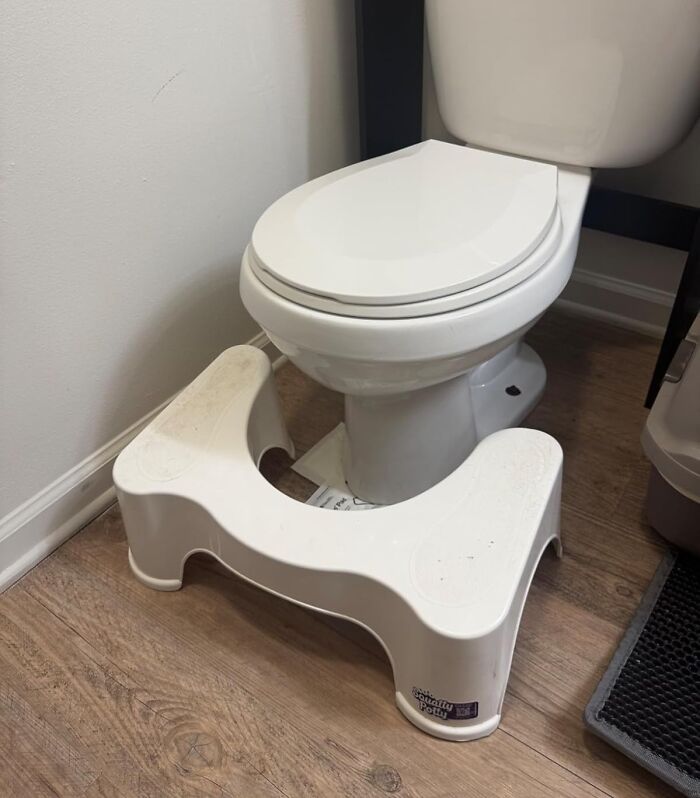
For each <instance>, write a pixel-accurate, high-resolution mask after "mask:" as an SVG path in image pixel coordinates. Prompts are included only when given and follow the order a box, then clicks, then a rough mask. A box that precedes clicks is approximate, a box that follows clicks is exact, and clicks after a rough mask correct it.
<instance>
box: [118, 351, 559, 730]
mask: <svg viewBox="0 0 700 798" xmlns="http://www.w3.org/2000/svg"><path fill="white" fill-rule="evenodd" d="M272 447H282V448H284V449H286V450H287V451H288V452H290V454H292V453H293V448H292V444H291V441H290V439H289V436H288V434H287V431H286V428H285V425H284V421H283V418H282V414H281V411H280V406H279V401H278V397H277V394H276V391H275V386H274V381H273V375H272V368H271V365H270V362H269V360H268V359H267V357H266V356H265V355H264V354H263V353H262V352H260V351H259V350H257V349H254V348H252V347H247V346H241V347H233V348H232V349H229V350H227V351H226V352H224V353H222V354H221V355H220V356H219V357H218V358H217V359H216V360H215V361H214V362H213V363H212V364H211V365H210V366H209V367H208V368H207V369H206V370H205V371H204V372H203V373H202V374H201V375H200V376H199V377H198V378H197V379H196V380H195V381H194V382H193V383H192V384H191V385H189V386H188V387H187V388H185V390H184V391H183V392H182V393H181V394H179V396H178V397H177V398H176V399H175V400H173V402H172V403H171V404H170V405H169V406H168V407H167V408H166V409H165V410H164V411H163V412H162V413H161V414H160V415H159V416H158V417H157V418H156V419H155V420H154V421H153V422H151V424H149V425H148V427H146V429H144V430H143V431H142V432H141V433H140V434H139V435H138V436H137V437H136V438H135V439H134V440H133V441H132V442H131V443H130V444H129V445H128V446H127V447H126V448H125V449H124V450H123V451H122V453H121V454H120V455H119V457H118V458H117V462H116V463H115V466H114V482H115V486H116V489H117V495H118V498H119V503H120V506H121V510H122V514H123V517H124V523H125V526H126V532H127V537H128V542H129V562H130V564H131V568H132V571H133V573H134V575H135V576H136V577H137V578H138V579H139V580H140V581H141V582H143V584H145V585H147V586H148V587H150V588H155V589H157V590H176V589H177V588H179V587H180V586H181V584H182V576H183V570H184V566H185V562H186V561H187V559H188V557H189V556H190V555H191V554H193V553H195V552H206V553H208V554H210V555H212V556H213V557H215V558H216V559H217V560H219V562H221V563H223V564H224V565H225V566H226V567H227V568H229V569H230V570H231V571H232V572H234V573H235V574H238V575H239V576H240V577H242V578H243V579H246V580H247V581H249V582H251V583H252V584H254V585H257V586H259V587H261V588H263V589H264V590H267V591H268V592H271V593H274V594H275V595H278V596H280V597H281V598H284V599H286V600H288V601H292V602H295V603H297V604H300V605H303V606H305V607H309V608H312V609H315V610H318V611H320V612H324V613H327V614H330V615H334V616H337V617H341V618H346V619H349V620H351V621H354V622H355V623H357V624H359V625H361V626H363V627H364V628H366V629H368V630H369V631H370V632H372V634H374V635H375V637H376V638H377V639H378V640H379V641H380V642H381V644H382V645H383V646H384V649H385V651H386V653H387V655H388V657H389V660H390V662H391V665H392V669H393V673H394V681H395V693H396V701H397V704H398V707H399V709H400V710H401V711H402V712H403V714H404V715H405V716H406V717H407V718H408V719H409V720H410V721H411V722H412V723H414V724H415V725H416V726H418V727H419V728H421V729H423V730H424V731H426V732H428V733H429V734H432V735H435V736H437V737H442V738H445V739H449V740H472V739H476V738H478V737H483V736H484V735H486V734H489V733H491V732H492V731H493V730H494V729H495V728H496V727H497V726H498V723H499V719H500V715H501V707H502V703H503V697H504V694H505V689H506V684H507V681H508V675H509V672H510V666H511V661H512V656H513V649H514V646H515V639H516V636H517V632H518V626H519V624H520V617H521V614H522V610H523V606H524V603H525V599H526V596H527V593H528V590H529V587H530V582H531V580H532V577H533V574H534V572H535V569H536V567H537V564H538V562H539V560H540V557H541V556H542V553H543V552H544V550H545V548H546V547H547V546H548V545H549V544H550V543H554V544H555V546H556V547H557V550H560V544H559V510H560V496H561V468H562V452H561V448H560V446H559V445H558V444H557V442H556V441H555V440H554V439H553V438H551V437H550V436H549V435H546V434H544V433H542V432H538V431H536V430H528V429H511V430H502V431H500V432H497V433H495V434H493V435H490V436H488V437H487V438H486V439H485V440H483V441H482V442H481V443H480V444H479V445H478V446H477V447H476V448H475V450H474V452H473V453H472V454H471V455H470V456H469V457H468V458H467V460H466V461H465V462H464V463H462V464H461V465H460V466H459V467H458V468H457V469H456V470H455V471H454V472H453V473H452V474H450V475H449V476H448V477H447V478H446V479H444V480H442V481H441V482H440V483H439V484H438V485H436V486H435V487H433V488H431V489H430V490H428V491H426V492H425V493H423V494H422V495H420V496H417V497H415V498H413V499H410V500H408V501H406V502H402V503H400V504H396V505H393V506H391V507H379V508H376V509H373V510H371V511H369V512H359V513H358V512H355V513H353V512H349V513H348V512H333V511H330V510H324V509H321V508H318V507H312V506H310V505H307V504H303V503H301V502H297V501H295V500H293V499H291V498H289V497H288V496H286V495H284V494H282V493H281V492H279V491H278V490H277V489H276V488H274V487H273V486H272V485H270V484H269V483H268V482H267V481H266V480H265V479H264V477H263V476H262V475H261V474H260V472H259V471H258V463H259V461H260V458H261V456H262V454H263V453H264V452H265V451H266V450H267V449H270V448H272Z"/></svg>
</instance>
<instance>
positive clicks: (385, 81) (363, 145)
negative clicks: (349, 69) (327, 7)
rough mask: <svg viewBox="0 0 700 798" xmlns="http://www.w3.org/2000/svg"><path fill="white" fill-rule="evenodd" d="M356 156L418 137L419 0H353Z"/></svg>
mask: <svg viewBox="0 0 700 798" xmlns="http://www.w3.org/2000/svg"><path fill="white" fill-rule="evenodd" d="M355 27H356V32H357V78H358V94H359V102H360V109H359V110H360V157H361V158H362V159H363V160H364V159H365V158H374V157H375V156H377V155H384V154H385V153H387V152H393V151H394V150H399V149H401V148H402V147H408V146H409V145H410V144H416V143H418V142H419V141H421V140H422V138H423V0H355Z"/></svg>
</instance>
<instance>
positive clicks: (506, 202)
mask: <svg viewBox="0 0 700 798" xmlns="http://www.w3.org/2000/svg"><path fill="white" fill-rule="evenodd" d="M387 208H389V209H392V213H391V214H389V215H388V216H387V214H386V209H387ZM561 237H562V221H561V214H560V212H559V206H558V169H557V167H556V166H554V165H553V164H546V163H540V162H536V161H529V160H526V159H522V158H515V157H511V156H507V155H500V154H497V153H492V152H487V151H482V150H476V149H472V148H469V147H465V146H462V145H454V144H446V143H443V142H437V141H427V142H423V143H421V144H418V145H415V146H413V147H409V148H406V149H404V150H401V151H399V152H396V153H390V154H389V155H385V156H381V157H380V158H375V159H372V160H371V161H365V162H363V163H360V164H354V165H352V166H349V167H347V168H345V169H341V170H339V171H337V172H334V173H331V174H330V175H325V176H324V177H322V178H319V179H317V180H314V181H311V182H310V183H307V184H305V185H303V186H301V187H299V188H298V189H295V190H294V191H292V192H290V193H289V194H287V195H285V196H284V197H282V198H281V199H280V200H278V201H277V202H276V203H274V204H273V205H272V206H271V207H270V208H269V209H268V210H267V211H266V212H265V213H264V214H263V215H262V217H261V218H260V220H259V222H258V224H257V225H256V227H255V230H254V232H253V237H252V241H251V245H250V247H249V249H248V251H247V253H246V258H247V259H248V263H249V266H250V268H251V270H252V272H253V273H254V274H255V275H256V277H257V278H258V279H259V280H260V281H261V282H262V283H263V284H264V285H265V286H267V287H268V288H269V289H270V290H272V291H273V292H274V293H275V294H277V295H278V296H281V297H284V298H286V299H289V300H291V301H292V302H295V303H297V304H300V305H303V306H305V307H308V308H310V309H315V310H322V311H325V312H329V313H335V314H339V315H345V316H354V317H370V318H372V317H374V318H409V317H418V316H427V315H433V314H435V313H442V312H445V311H448V310H454V309H459V308H464V307H467V306H469V305H472V304H474V303H476V302H481V301H483V300H484V299H487V298H489V297H492V296H495V295H496V294H499V293H502V292H504V291H507V290H508V289H509V288H512V287H513V286H515V285H517V284H518V283H520V282H522V281H523V280H526V279H527V278H528V277H530V276H531V275H532V274H533V273H534V272H535V271H537V270H538V269H539V268H540V267H541V266H542V265H543V264H544V263H546V262H547V260H549V258H550V257H551V256H552V255H553V253H554V252H555V251H556V250H557V248H558V246H559V244H560V241H561Z"/></svg>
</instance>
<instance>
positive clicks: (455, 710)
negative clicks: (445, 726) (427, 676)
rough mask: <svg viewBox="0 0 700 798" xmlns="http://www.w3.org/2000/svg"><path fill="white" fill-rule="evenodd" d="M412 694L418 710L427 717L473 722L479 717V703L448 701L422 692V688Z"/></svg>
mask: <svg viewBox="0 0 700 798" xmlns="http://www.w3.org/2000/svg"><path fill="white" fill-rule="evenodd" d="M412 692H413V697H414V698H415V699H416V701H417V702H418V709H419V710H420V711H421V712H424V713H425V714H426V715H433V716H434V717H436V718H440V719H441V720H472V719H473V718H476V717H477V716H478V715H479V702H478V701H462V702H459V701H447V700H446V699H444V698H436V697H435V696H434V695H433V694H432V693H431V692H430V691H429V690H421V688H420V687H414V688H413V690H412Z"/></svg>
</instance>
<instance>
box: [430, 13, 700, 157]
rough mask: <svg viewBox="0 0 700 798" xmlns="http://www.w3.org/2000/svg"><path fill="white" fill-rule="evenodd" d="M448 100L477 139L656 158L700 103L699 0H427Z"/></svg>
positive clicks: (510, 148) (509, 148) (439, 85)
mask: <svg viewBox="0 0 700 798" xmlns="http://www.w3.org/2000/svg"><path fill="white" fill-rule="evenodd" d="M425 8H426V22H427V32H428V42H429V46H430V55H431V60H432V66H433V72H434V76H435V86H436V91H437V99H438V105H439V108H440V112H441V114H442V118H443V121H444V123H445V125H446V127H447V129H448V130H449V131H450V133H452V134H453V135H454V136H456V137H457V138H459V139H461V140H462V141H465V142H468V143H469V144H475V145H479V146H482V147H487V148H489V149H494V150H501V151H504V152H508V153H516V154H520V155H526V156H530V157H532V158H538V159H541V160H550V161H557V162H560V163H566V164H576V165H580V166H601V167H606V166H607V167H622V166H635V165H637V164H641V163H645V162H647V161H650V160H652V159H654V158H656V157H657V156H659V155H661V153H663V152H665V151H666V150H668V149H670V148H671V147H673V146H674V145H675V144H677V143H678V142H679V141H681V139H683V137H684V136H685V135H686V134H687V133H688V131H689V130H690V128H691V127H692V126H693V123H694V122H695V120H696V118H697V116H698V112H699V111H700V0H426V3H425Z"/></svg>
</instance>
